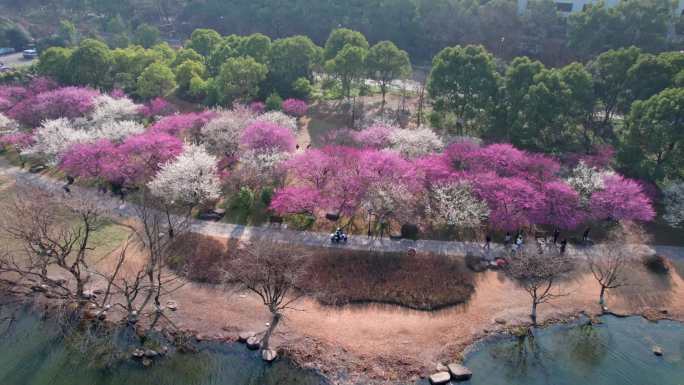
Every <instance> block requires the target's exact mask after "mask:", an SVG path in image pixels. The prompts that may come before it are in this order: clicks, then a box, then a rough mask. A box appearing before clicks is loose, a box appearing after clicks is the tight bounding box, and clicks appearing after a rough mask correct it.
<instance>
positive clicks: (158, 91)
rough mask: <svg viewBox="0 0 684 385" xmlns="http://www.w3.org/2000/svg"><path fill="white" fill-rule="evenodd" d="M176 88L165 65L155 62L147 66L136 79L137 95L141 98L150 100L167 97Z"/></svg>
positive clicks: (172, 76)
mask: <svg viewBox="0 0 684 385" xmlns="http://www.w3.org/2000/svg"><path fill="white" fill-rule="evenodd" d="M174 88H176V80H175V76H174V74H173V71H171V68H169V67H168V66H167V65H164V64H162V63H159V62H155V63H152V64H150V65H149V66H147V68H145V70H144V71H143V72H142V74H140V77H139V78H138V95H139V96H140V97H141V98H145V99H152V98H155V97H157V96H167V95H168V94H170V93H171V91H173V89H174Z"/></svg>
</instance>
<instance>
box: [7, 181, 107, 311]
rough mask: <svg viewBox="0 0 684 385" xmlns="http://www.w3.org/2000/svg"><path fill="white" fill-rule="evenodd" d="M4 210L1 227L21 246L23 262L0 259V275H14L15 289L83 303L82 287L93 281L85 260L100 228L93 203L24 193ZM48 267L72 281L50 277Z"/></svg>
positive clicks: (34, 191) (13, 256)
mask: <svg viewBox="0 0 684 385" xmlns="http://www.w3.org/2000/svg"><path fill="white" fill-rule="evenodd" d="M3 211H4V216H3V217H4V220H2V223H0V226H1V228H2V230H4V233H5V234H6V235H7V236H9V237H10V238H11V239H14V240H15V241H18V242H19V244H20V245H21V247H22V248H23V253H21V254H22V257H23V258H17V257H16V254H17V253H6V254H5V255H4V256H2V257H1V258H0V275H2V276H4V277H7V276H8V275H10V276H12V277H13V278H12V279H13V280H14V282H15V284H16V285H19V286H28V287H31V288H32V289H33V290H34V291H43V292H48V291H49V292H50V295H52V296H56V297H59V298H62V299H70V300H76V301H78V302H79V303H84V300H86V299H87V298H86V296H85V295H84V290H85V285H86V284H87V283H88V282H89V280H90V278H91V274H90V271H89V266H88V260H87V258H86V257H87V256H88V254H89V253H90V251H91V250H92V247H91V245H90V243H91V236H92V234H93V232H95V231H97V230H98V229H99V228H100V226H101V224H102V215H101V212H100V210H99V209H98V208H97V207H96V205H95V204H94V202H92V201H89V200H87V199H78V198H66V197H63V196H58V195H56V194H52V193H49V192H45V191H42V190H38V189H22V190H20V191H19V192H18V193H17V195H16V197H15V198H14V199H13V200H12V201H11V202H10V203H9V204H8V205H6V207H4V208H3ZM51 267H57V268H59V270H60V271H61V272H63V273H66V274H68V275H69V276H70V278H71V279H70V280H64V279H60V278H59V277H51V276H49V275H48V268H51ZM74 285H75V287H74Z"/></svg>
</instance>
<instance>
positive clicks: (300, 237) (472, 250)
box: [0, 158, 684, 259]
mask: <svg viewBox="0 0 684 385" xmlns="http://www.w3.org/2000/svg"><path fill="white" fill-rule="evenodd" d="M0 175H4V176H6V177H10V178H13V179H14V180H15V181H16V183H17V185H18V186H22V185H24V186H31V187H38V188H40V189H43V190H46V191H52V192H56V193H64V190H63V186H64V182H63V181H59V180H55V179H53V178H50V177H48V176H45V175H41V174H33V173H30V172H28V171H26V170H24V169H21V168H19V167H16V166H11V165H9V164H8V163H7V161H6V160H5V159H1V158H0ZM69 188H70V190H71V194H75V195H78V196H81V197H88V198H89V199H92V200H94V201H96V202H98V204H99V205H100V206H101V207H102V208H103V209H106V210H108V211H109V212H111V213H112V214H113V215H115V216H119V217H121V218H130V217H134V216H136V212H135V205H134V204H131V203H129V202H124V203H122V202H121V200H120V199H119V198H117V197H112V196H110V195H109V194H104V195H103V194H99V193H97V192H96V191H95V190H94V189H90V188H85V187H80V186H75V185H72V186H70V187H69ZM191 230H192V231H193V232H196V233H199V234H202V235H207V236H214V237H221V238H228V239H235V240H242V241H258V240H260V239H268V240H269V241H272V242H283V243H288V244H292V245H296V246H303V247H318V248H320V247H328V248H347V249H350V250H359V251H362V250H375V251H384V252H409V251H412V250H413V251H415V252H418V253H431V254H438V255H447V256H459V255H460V256H464V255H468V254H471V255H477V256H483V257H486V258H488V259H495V258H497V257H500V256H504V255H505V254H507V252H508V251H509V249H507V248H506V247H505V246H504V245H502V244H494V243H492V244H491V245H490V248H489V249H488V250H487V249H485V248H484V245H483V243H477V242H457V241H435V240H417V241H413V240H407V239H402V240H394V239H388V238H385V239H378V238H368V237H367V236H364V235H352V236H350V237H349V240H348V241H347V243H346V244H333V243H331V242H330V234H327V233H319V232H310V231H294V230H288V229H284V228H279V227H272V226H264V227H254V226H244V225H235V224H230V223H223V222H209V221H202V220H193V221H192V224H191ZM603 247H604V246H603V245H600V244H599V245H595V246H592V247H574V246H568V248H567V250H566V253H568V254H570V255H571V256H575V257H578V258H584V257H587V256H589V255H593V254H598V255H600V254H601V253H602V249H603ZM624 247H629V248H632V249H634V251H635V253H657V254H659V255H662V256H665V257H668V258H684V247H677V246H662V245H636V244H634V245H625V246H624Z"/></svg>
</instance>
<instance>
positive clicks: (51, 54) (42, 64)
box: [38, 47, 73, 83]
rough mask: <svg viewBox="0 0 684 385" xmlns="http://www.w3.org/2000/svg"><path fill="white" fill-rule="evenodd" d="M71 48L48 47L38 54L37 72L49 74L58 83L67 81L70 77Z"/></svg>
mask: <svg viewBox="0 0 684 385" xmlns="http://www.w3.org/2000/svg"><path fill="white" fill-rule="evenodd" d="M72 52H73V50H71V49H70V48H63V47H50V48H48V49H46V50H45V51H43V52H42V53H41V54H40V60H39V62H38V72H39V73H41V74H43V75H46V76H49V77H51V78H53V79H55V80H57V81H59V82H60V83H67V82H69V80H70V79H71V71H70V70H69V59H70V58H71V53H72Z"/></svg>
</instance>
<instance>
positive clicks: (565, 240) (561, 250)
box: [560, 239, 568, 254]
mask: <svg viewBox="0 0 684 385" xmlns="http://www.w3.org/2000/svg"><path fill="white" fill-rule="evenodd" d="M567 246H568V240H567V239H563V240H562V241H561V243H560V253H561V254H565V248H566V247H567Z"/></svg>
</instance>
